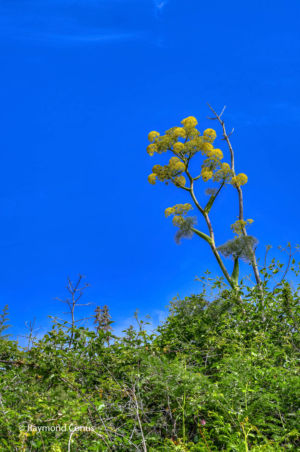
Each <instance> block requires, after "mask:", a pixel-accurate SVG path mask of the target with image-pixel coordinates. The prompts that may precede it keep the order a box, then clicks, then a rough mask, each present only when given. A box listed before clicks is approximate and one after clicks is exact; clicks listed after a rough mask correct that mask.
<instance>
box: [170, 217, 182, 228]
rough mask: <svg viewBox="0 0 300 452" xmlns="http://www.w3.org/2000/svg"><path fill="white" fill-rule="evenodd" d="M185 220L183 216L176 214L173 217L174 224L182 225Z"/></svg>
mask: <svg viewBox="0 0 300 452" xmlns="http://www.w3.org/2000/svg"><path fill="white" fill-rule="evenodd" d="M183 221H184V220H183V218H182V216H180V215H175V217H173V220H172V223H173V225H174V226H178V227H180V226H181V224H182V222H183Z"/></svg>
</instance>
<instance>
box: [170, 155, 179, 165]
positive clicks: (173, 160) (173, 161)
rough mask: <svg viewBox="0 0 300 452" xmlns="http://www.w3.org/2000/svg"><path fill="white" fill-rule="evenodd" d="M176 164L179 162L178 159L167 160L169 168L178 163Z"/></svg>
mask: <svg viewBox="0 0 300 452" xmlns="http://www.w3.org/2000/svg"><path fill="white" fill-rule="evenodd" d="M178 162H180V160H179V158H178V157H171V158H170V160H169V165H170V166H174V165H176V163H178Z"/></svg>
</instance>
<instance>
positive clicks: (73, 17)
mask: <svg viewBox="0 0 300 452" xmlns="http://www.w3.org/2000/svg"><path fill="white" fill-rule="evenodd" d="M113 3H115V4H116V3H120V2H119V0H114V2H113ZM18 5H19V6H18ZM107 5H108V2H107V1H103V0H102V1H98V3H97V2H96V1H94V0H88V1H86V2H79V1H76V0H72V1H71V0H66V2H64V3H62V2H58V1H57V0H53V2H48V1H45V2H44V3H42V4H39V3H38V2H36V1H32V0H31V1H27V2H25V3H24V4H19V1H13V2H12V3H8V2H5V3H4V4H2V5H0V36H3V37H5V38H9V39H17V40H24V41H31V42H36V43H37V44H38V43H48V44H62V45H72V44H73V45H74V44H101V43H107V42H113V41H126V40H132V39H139V38H140V36H141V34H142V32H141V31H140V30H136V29H134V27H131V26H128V27H126V28H123V27H122V28H121V27H118V26H117V24H113V23H112V21H111V20H110V15H109V14H108V15H106V14H102V8H103V7H105V6H107ZM109 5H110V8H112V5H111V4H109ZM67 6H68V7H67ZM71 6H72V7H71ZM116 7H117V6H116ZM103 11H105V12H106V10H105V9H104V10H103Z"/></svg>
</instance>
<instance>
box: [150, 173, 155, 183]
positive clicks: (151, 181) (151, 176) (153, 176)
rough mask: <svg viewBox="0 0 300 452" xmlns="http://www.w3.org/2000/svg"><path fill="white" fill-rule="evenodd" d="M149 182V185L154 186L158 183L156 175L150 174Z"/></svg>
mask: <svg viewBox="0 0 300 452" xmlns="http://www.w3.org/2000/svg"><path fill="white" fill-rule="evenodd" d="M148 182H149V184H152V185H154V184H155V182H156V174H153V173H151V174H149V176H148Z"/></svg>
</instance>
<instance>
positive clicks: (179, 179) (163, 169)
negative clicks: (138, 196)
mask: <svg viewBox="0 0 300 452" xmlns="http://www.w3.org/2000/svg"><path fill="white" fill-rule="evenodd" d="M184 170H185V164H184V163H183V162H182V161H181V160H180V159H179V158H178V157H171V158H170V160H169V163H168V165H165V166H161V165H154V166H153V168H152V173H151V174H150V175H149V176H148V182H149V183H150V184H152V185H154V184H155V182H156V179H158V180H160V181H161V182H166V181H168V180H171V181H172V182H174V184H175V185H177V186H185V184H186V180H185V178H184V177H183V176H182V175H181V174H180V173H182V172H183V171H184Z"/></svg>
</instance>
